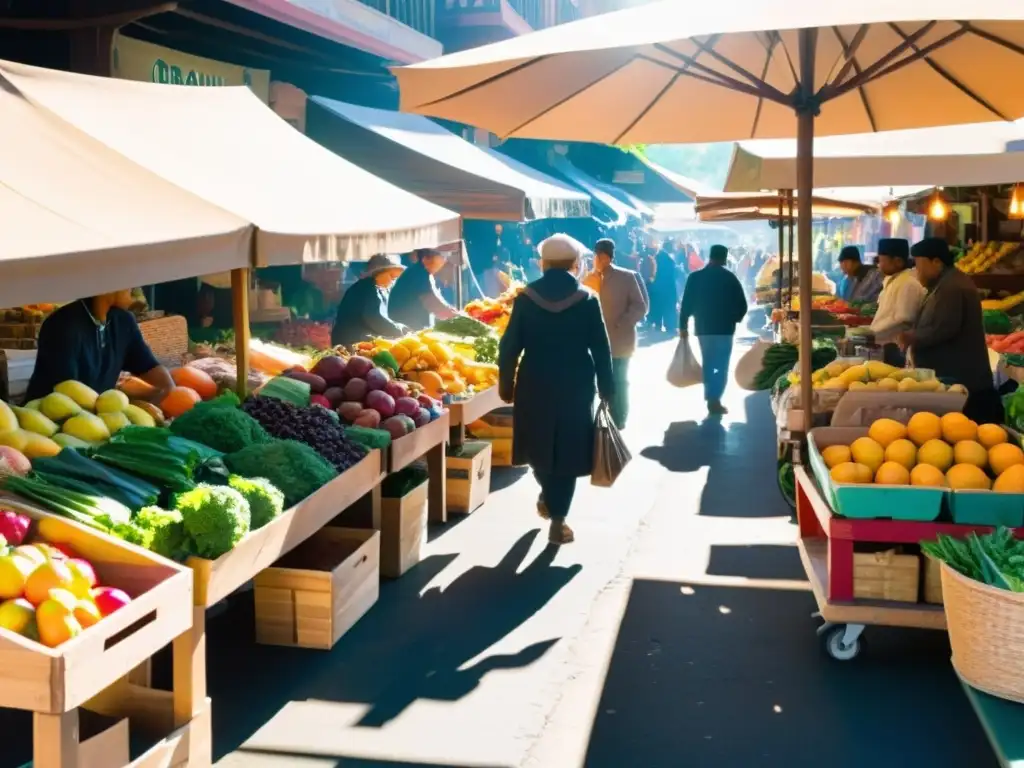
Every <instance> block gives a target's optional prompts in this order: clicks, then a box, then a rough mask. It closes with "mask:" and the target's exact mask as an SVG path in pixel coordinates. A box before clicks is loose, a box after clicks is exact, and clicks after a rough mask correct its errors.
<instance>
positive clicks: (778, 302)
mask: <svg viewBox="0 0 1024 768" xmlns="http://www.w3.org/2000/svg"><path fill="white" fill-rule="evenodd" d="M785 194H786V193H785V192H783V191H780V192H779V222H778V223H779V226H778V230H779V271H778V276H777V278H776V280H775V282H776V291H775V306H776V307H778V308H779V309H782V250H783V248H784V247H785V243H786V229H785V226H786V224H785V221H784V220H783V218H782V201H783V197H784V195H785Z"/></svg>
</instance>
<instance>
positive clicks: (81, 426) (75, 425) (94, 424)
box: [63, 413, 110, 443]
mask: <svg viewBox="0 0 1024 768" xmlns="http://www.w3.org/2000/svg"><path fill="white" fill-rule="evenodd" d="M63 431H64V434H66V435H71V436H72V437H77V438H78V439H79V440H85V441H86V442H89V443H98V442H102V441H104V440H109V439H110V430H109V429H108V428H107V425H106V424H105V423H104V422H103V419H101V418H100V417H99V416H95V415H93V414H91V413H80V414H78V415H77V416H72V417H71V418H70V419H68V420H67V421H65V422H64V428H63Z"/></svg>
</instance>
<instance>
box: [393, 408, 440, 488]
mask: <svg viewBox="0 0 1024 768" xmlns="http://www.w3.org/2000/svg"><path fill="white" fill-rule="evenodd" d="M448 428H449V414H448V412H447V411H445V412H444V414H443V415H442V416H441V418H439V419H436V420H434V421H432V422H430V423H429V424H425V425H424V426H422V427H417V428H416V429H414V430H413V431H412V432H410V433H409V434H408V435H406V436H405V437H400V438H398V439H397V440H392V441H391V446H390V447H389V448H388V450H387V455H388V458H387V471H388V474H391V473H392V472H397V471H398V470H400V469H404V468H405V467H407V466H409V465H410V464H412V463H413V462H414V461H416V460H417V459H421V458H423V456H424V455H426V453H427V452H428V451H429V450H430V449H431V448H435V447H436V446H438V445H443V444H444V443H445V442H447V440H448Z"/></svg>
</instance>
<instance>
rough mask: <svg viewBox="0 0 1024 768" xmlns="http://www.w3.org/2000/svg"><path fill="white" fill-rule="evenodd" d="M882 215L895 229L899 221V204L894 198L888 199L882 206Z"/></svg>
mask: <svg viewBox="0 0 1024 768" xmlns="http://www.w3.org/2000/svg"><path fill="white" fill-rule="evenodd" d="M882 217H883V218H884V219H885V220H886V221H887V222H889V225H890V226H891V227H892V228H893V229H894V230H895V229H896V227H898V226H899V223H900V204H899V203H898V202H897V201H896V200H890V201H889V202H888V203H886V204H885V207H884V208H882Z"/></svg>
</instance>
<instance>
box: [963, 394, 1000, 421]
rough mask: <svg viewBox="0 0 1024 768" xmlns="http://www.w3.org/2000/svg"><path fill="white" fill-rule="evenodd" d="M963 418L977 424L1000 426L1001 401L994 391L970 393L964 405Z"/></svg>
mask: <svg viewBox="0 0 1024 768" xmlns="http://www.w3.org/2000/svg"><path fill="white" fill-rule="evenodd" d="M964 416H966V417H967V418H968V419H971V420H972V421H976V422H978V423H979V424H1002V423H1003V418H1004V416H1005V413H1004V412H1003V399H1002V398H1001V397H1000V396H999V393H998V392H996V390H995V389H983V390H981V391H980V392H971V393H969V394H968V395H967V402H966V403H964Z"/></svg>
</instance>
